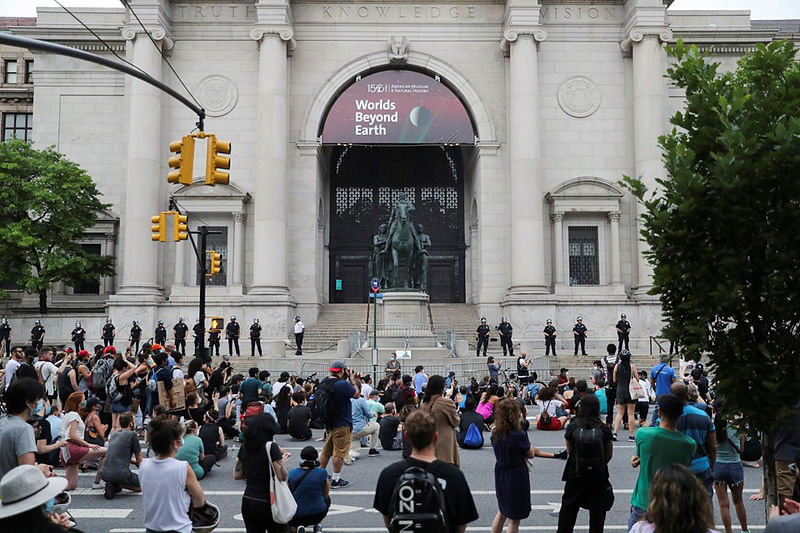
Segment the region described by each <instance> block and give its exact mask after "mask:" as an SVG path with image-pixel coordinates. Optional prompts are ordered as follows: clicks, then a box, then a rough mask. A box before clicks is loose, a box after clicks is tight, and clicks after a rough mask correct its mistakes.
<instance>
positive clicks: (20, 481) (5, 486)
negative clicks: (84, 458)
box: [0, 465, 67, 518]
mask: <svg viewBox="0 0 800 533" xmlns="http://www.w3.org/2000/svg"><path fill="white" fill-rule="evenodd" d="M65 488H67V480H66V478H63V477H51V478H46V477H44V474H43V473H42V471H41V470H39V467H36V466H33V465H19V466H17V467H14V468H12V469H11V470H9V471H8V472H6V475H4V476H3V479H2V480H0V500H1V501H0V518H8V517H9V516H14V515H18V514H22V513H24V512H25V511H30V510H31V509H35V508H36V507H39V506H40V505H43V504H45V503H47V501H48V500H50V499H52V498H55V497H56V495H57V494H59V493H60V492H63V491H64V489H65Z"/></svg>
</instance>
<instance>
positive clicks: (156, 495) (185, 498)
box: [139, 457, 192, 533]
mask: <svg viewBox="0 0 800 533" xmlns="http://www.w3.org/2000/svg"><path fill="white" fill-rule="evenodd" d="M186 475H187V470H186V462H185V461H179V460H177V459H175V458H173V457H169V458H166V459H152V458H151V459H145V460H144V461H142V466H140V467H139V480H140V482H141V485H142V496H143V504H144V527H146V528H148V529H152V530H154V531H179V532H180V533H191V532H192V521H191V520H190V519H189V514H188V513H187V512H186V510H187V509H189V506H190V505H191V503H192V502H191V496H189V493H188V492H186Z"/></svg>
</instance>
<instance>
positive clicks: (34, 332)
mask: <svg viewBox="0 0 800 533" xmlns="http://www.w3.org/2000/svg"><path fill="white" fill-rule="evenodd" d="M44 333H45V331H44V327H43V326H42V322H41V321H40V320H34V321H33V329H31V346H32V347H33V349H34V350H36V351H37V352H38V351H41V349H42V345H43V344H44Z"/></svg>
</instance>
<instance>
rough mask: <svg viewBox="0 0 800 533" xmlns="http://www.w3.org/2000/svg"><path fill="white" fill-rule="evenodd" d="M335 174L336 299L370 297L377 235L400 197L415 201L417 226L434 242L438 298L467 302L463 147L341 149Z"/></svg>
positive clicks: (431, 273) (432, 288)
mask: <svg viewBox="0 0 800 533" xmlns="http://www.w3.org/2000/svg"><path fill="white" fill-rule="evenodd" d="M330 169H331V170H330V174H331V195H330V197H331V209H330V213H331V221H330V224H331V231H330V261H331V263H330V264H331V275H330V301H331V302H341V303H344V302H366V301H367V300H368V286H369V280H370V278H371V277H372V237H373V235H374V234H375V233H377V231H378V226H379V225H380V224H384V223H386V222H387V221H388V219H389V214H390V211H391V207H392V205H393V204H394V202H395V200H396V199H397V197H398V196H399V195H400V194H401V193H405V194H406V195H407V196H408V198H409V199H410V200H411V201H412V203H413V204H414V207H415V210H414V213H413V220H414V223H415V224H422V225H423V226H424V232H425V233H427V234H428V235H430V238H431V247H430V250H429V251H430V257H429V266H428V292H429V294H430V297H431V301H432V302H463V301H464V293H465V290H464V254H465V245H464V208H463V203H464V184H463V156H462V148H460V147H457V146H414V147H398V146H336V147H333V148H332V149H331V157H330ZM351 286H352V287H351Z"/></svg>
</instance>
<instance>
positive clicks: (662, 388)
mask: <svg viewBox="0 0 800 533" xmlns="http://www.w3.org/2000/svg"><path fill="white" fill-rule="evenodd" d="M669 360H670V357H669V355H667V354H661V362H660V363H658V364H657V365H655V366H654V367H653V368H652V369H651V370H650V387H651V388H652V389H653V390H654V391H655V395H656V400H658V397H659V396H663V395H665V394H669V388H670V387H671V386H672V384H673V383H675V382H676V381H678V376H677V374H675V370H673V369H672V367H671V366H670V364H669ZM657 418H658V409H654V410H653V419H652V420H651V421H650V425H651V426H655V425H656V419H657Z"/></svg>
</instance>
